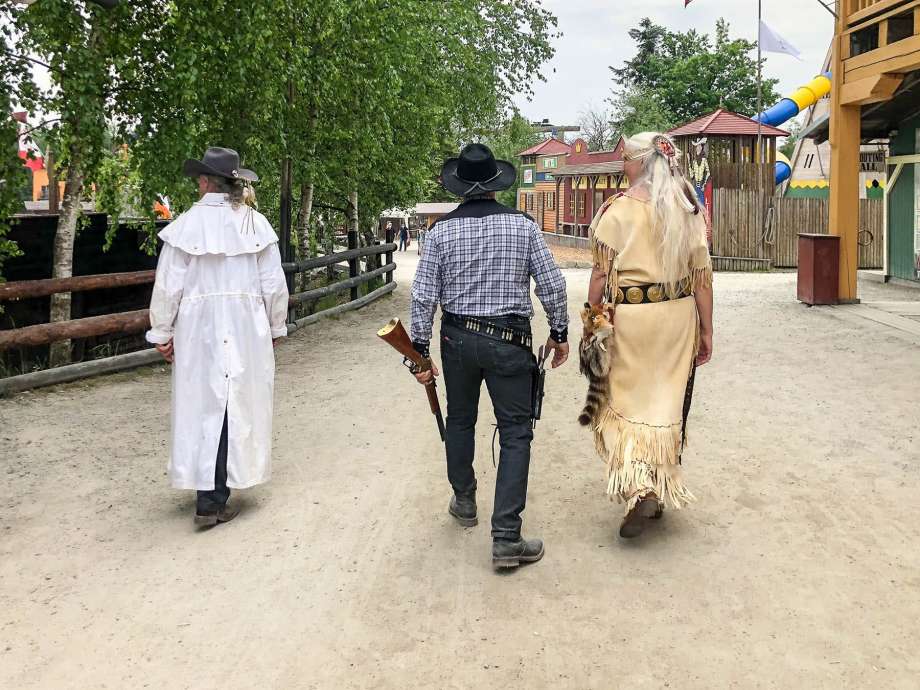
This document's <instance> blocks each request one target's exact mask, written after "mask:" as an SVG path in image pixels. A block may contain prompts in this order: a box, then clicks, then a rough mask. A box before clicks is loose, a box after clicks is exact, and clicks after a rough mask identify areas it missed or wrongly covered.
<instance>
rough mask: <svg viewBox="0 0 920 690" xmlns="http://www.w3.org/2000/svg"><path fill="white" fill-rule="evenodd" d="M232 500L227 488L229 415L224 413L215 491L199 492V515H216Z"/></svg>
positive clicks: (218, 446)
mask: <svg viewBox="0 0 920 690" xmlns="http://www.w3.org/2000/svg"><path fill="white" fill-rule="evenodd" d="M229 500H230V489H229V488H228V487H227V413H226V412H224V426H223V428H222V429H221V431H220V442H219V443H218V444H217V462H216V463H215V465H214V489H213V490H212V491H199V492H198V500H197V501H196V509H197V512H198V514H199V515H207V514H208V513H216V512H217V511H218V510H220V509H221V508H223V507H224V506H225V505H227V501H229Z"/></svg>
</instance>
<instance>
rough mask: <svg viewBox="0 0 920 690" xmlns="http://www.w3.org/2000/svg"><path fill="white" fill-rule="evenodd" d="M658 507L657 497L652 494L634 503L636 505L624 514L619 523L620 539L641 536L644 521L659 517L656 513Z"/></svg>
mask: <svg viewBox="0 0 920 690" xmlns="http://www.w3.org/2000/svg"><path fill="white" fill-rule="evenodd" d="M660 506H661V504H660V503H659V501H658V497H657V496H656V495H655V494H654V493H652V492H649V493H648V494H646V495H645V496H643V497H642V498H640V499H639V500H638V501H636V505H634V506H633V507H632V510H630V511H629V512H628V513H626V517H624V518H623V522H622V523H620V537H622V538H623V539H634V538H635V537H638V536H639V535H640V534H642V531H643V530H644V529H645V522H646V520H648V519H650V518H652V519H653V518H656V517H660V515H659V513H658V510H659V508H660Z"/></svg>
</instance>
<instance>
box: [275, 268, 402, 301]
mask: <svg viewBox="0 0 920 690" xmlns="http://www.w3.org/2000/svg"><path fill="white" fill-rule="evenodd" d="M395 270H396V264H395V263H389V264H387V265H386V266H381V267H380V268H375V269H374V270H373V271H368V272H367V273H362V274H360V275H358V276H355V277H354V278H349V279H348V280H341V281H339V282H338V283H333V284H332V285H324V286H323V287H321V288H316V289H315V290H307V291H306V292H298V293H295V294H293V295H291V296H290V298H289V302H290V305H291V306H294V305H295V304H302V303H303V302H309V301H310V300H316V299H321V298H323V297H326V296H327V295H331V294H334V293H336V292H341V291H342V290H348V289H350V288H353V287H357V286H358V285H362V284H363V283H369V282H370V281H372V280H373V279H374V278H379V277H380V276H382V275H384V274H386V273H390V272H392V271H395Z"/></svg>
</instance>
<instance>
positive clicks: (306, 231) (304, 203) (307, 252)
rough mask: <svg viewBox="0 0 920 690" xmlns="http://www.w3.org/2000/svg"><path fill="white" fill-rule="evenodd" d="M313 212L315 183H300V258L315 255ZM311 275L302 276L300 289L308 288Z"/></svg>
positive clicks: (304, 274) (298, 221)
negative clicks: (311, 228) (311, 222)
mask: <svg viewBox="0 0 920 690" xmlns="http://www.w3.org/2000/svg"><path fill="white" fill-rule="evenodd" d="M312 213H313V183H312V182H311V183H310V184H302V185H300V210H298V211H297V239H298V243H299V245H300V246H299V250H300V258H301V259H308V258H311V257H312V255H313V251H312V250H313V241H312V240H313V237H312V233H311V231H310V216H311V215H312ZM308 279H309V276H308V275H307V274H306V273H303V274H301V276H300V281H301V282H300V289H301V290H306V289H307V287H306V284H307V280H308Z"/></svg>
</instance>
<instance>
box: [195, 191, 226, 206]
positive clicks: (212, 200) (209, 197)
mask: <svg viewBox="0 0 920 690" xmlns="http://www.w3.org/2000/svg"><path fill="white" fill-rule="evenodd" d="M226 201H227V195H226V194H223V193H222V192H208V193H207V194H205V195H204V196H202V197H201V198H200V199H199V200H198V203H199V204H223V203H226Z"/></svg>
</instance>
